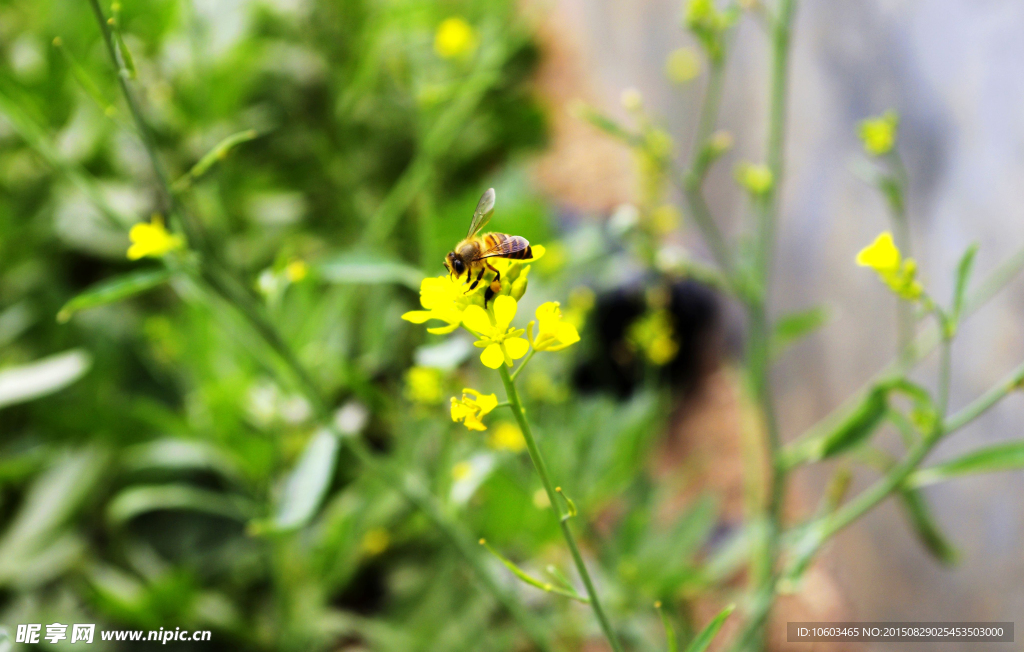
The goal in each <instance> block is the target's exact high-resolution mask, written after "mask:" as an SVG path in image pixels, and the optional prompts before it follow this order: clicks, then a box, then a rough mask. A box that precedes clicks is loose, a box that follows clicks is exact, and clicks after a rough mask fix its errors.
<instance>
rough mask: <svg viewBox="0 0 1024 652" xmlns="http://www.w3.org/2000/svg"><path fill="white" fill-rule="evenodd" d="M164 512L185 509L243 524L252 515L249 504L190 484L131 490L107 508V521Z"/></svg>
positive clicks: (117, 522)
mask: <svg viewBox="0 0 1024 652" xmlns="http://www.w3.org/2000/svg"><path fill="white" fill-rule="evenodd" d="M163 510H185V511H190V512H200V513H203V514H210V515H213V516H221V517H224V518H229V519H234V520H238V521H243V520H245V519H246V518H248V517H249V516H250V515H251V514H252V511H253V510H252V506H251V505H250V504H249V503H248V501H246V500H244V499H242V498H240V497H238V496H231V495H229V494H224V493H220V492H217V491H209V490H207V489H199V488H198V487H193V486H190V485H182V484H170V485H155V486H143V487H132V488H130V489H126V490H124V491H122V492H121V493H119V494H118V495H117V496H116V497H115V498H114V499H113V500H112V501H111V502H110V504H109V505H108V506H107V519H108V520H109V521H110V522H111V523H114V524H121V523H125V522H127V521H130V520H131V519H133V518H135V517H137V516H141V515H142V514H148V513H149V512H156V511H163Z"/></svg>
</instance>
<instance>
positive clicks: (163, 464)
mask: <svg viewBox="0 0 1024 652" xmlns="http://www.w3.org/2000/svg"><path fill="white" fill-rule="evenodd" d="M123 460H124V461H123V462H122V464H123V465H124V467H125V469H126V470H128V471H132V472H144V471H151V470H164V471H208V472H212V473H216V474H218V475H220V476H222V477H224V478H227V479H229V480H236V481H237V480H239V479H240V478H241V474H240V473H239V471H238V468H237V467H236V466H235V464H234V463H233V462H232V461H231V460H230V459H228V457H227V456H226V455H224V454H223V453H222V452H221V451H220V449H218V448H217V447H215V446H212V445H210V444H208V443H206V442H202V441H194V440H188V439H170V438H168V439H158V440H156V441H151V442H147V443H145V444H138V445H136V446H132V447H130V448H127V449H125V451H124V454H123Z"/></svg>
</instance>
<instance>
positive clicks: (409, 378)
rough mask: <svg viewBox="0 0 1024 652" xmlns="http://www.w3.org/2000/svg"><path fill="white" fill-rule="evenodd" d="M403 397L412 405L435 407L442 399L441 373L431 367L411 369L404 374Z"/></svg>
mask: <svg viewBox="0 0 1024 652" xmlns="http://www.w3.org/2000/svg"><path fill="white" fill-rule="evenodd" d="M405 396H406V398H408V399H409V400H410V401H412V402H414V403H421V404H423V405H436V404H438V403H440V402H441V399H442V398H444V395H443V392H442V387H441V372H440V371H438V370H437V369H434V368H431V367H413V368H411V369H409V370H408V371H407V372H405Z"/></svg>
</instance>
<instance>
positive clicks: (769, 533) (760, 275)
mask: <svg viewBox="0 0 1024 652" xmlns="http://www.w3.org/2000/svg"><path fill="white" fill-rule="evenodd" d="M795 5H796V0H780V3H779V9H778V14H777V16H776V19H775V22H774V24H773V25H772V79H771V86H770V91H769V115H768V142H767V154H766V159H767V163H768V168H769V169H770V170H771V172H772V187H771V190H770V191H769V194H768V197H766V199H765V202H764V205H763V206H762V207H761V210H760V211H759V213H760V215H759V217H760V219H759V223H758V225H757V237H758V242H757V251H756V254H755V266H754V273H755V274H756V275H757V278H756V280H757V283H756V285H757V289H758V291H757V296H755V297H752V298H751V299H750V300H748V301H747V314H748V317H749V320H750V332H751V335H750V353H749V355H748V365H749V368H750V375H751V381H752V384H753V387H754V392H755V396H756V398H757V401H758V405H759V406H760V410H761V418H762V420H763V423H764V426H765V429H766V431H767V454H768V468H769V472H770V473H771V479H770V481H769V490H768V501H767V505H766V507H765V517H764V520H765V524H766V532H765V541H764V545H763V547H762V548H761V550H760V558H759V559H756V560H754V563H753V570H754V577H753V581H754V582H755V586H756V588H755V596H756V597H757V599H756V600H754V602H753V604H752V606H751V609H750V612H749V613H748V621H747V624H746V626H745V629H744V631H743V632H742V633H741V635H740V637H739V639H738V640H739V643H740V645H741V646H744V647H755V646H757V645H758V643H759V642H760V641H761V640H762V638H763V632H764V623H765V622H766V621H767V619H768V616H769V614H770V613H771V608H772V604H773V603H774V594H775V586H776V584H777V582H778V574H777V572H776V568H775V566H776V563H777V560H778V556H779V547H780V545H779V544H780V538H781V530H782V506H783V502H784V497H785V493H786V480H787V471H786V468H785V466H784V464H783V461H782V455H781V451H782V440H781V436H780V433H779V428H778V423H777V421H776V417H775V405H774V401H773V400H772V393H771V377H770V372H771V357H770V342H771V323H770V321H769V319H768V312H767V304H768V300H767V297H768V293H769V288H770V286H771V276H772V274H771V271H772V256H773V253H774V248H775V225H776V221H777V220H778V213H779V203H780V190H781V188H782V183H783V173H784V162H785V158H784V155H785V152H784V146H785V128H786V93H787V90H788V80H789V76H788V68H789V43H790V27H791V23H792V20H793V14H794V11H795Z"/></svg>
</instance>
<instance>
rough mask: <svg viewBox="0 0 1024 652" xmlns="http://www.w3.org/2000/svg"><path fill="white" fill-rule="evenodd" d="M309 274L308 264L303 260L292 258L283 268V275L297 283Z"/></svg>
mask: <svg viewBox="0 0 1024 652" xmlns="http://www.w3.org/2000/svg"><path fill="white" fill-rule="evenodd" d="M308 274H309V265H307V264H306V261H304V260H293V261H291V262H290V263H288V264H287V265H285V268H284V275H285V278H287V279H288V280H289V281H291V282H292V283H298V282H299V281H301V280H302V279H304V278H306V276H307V275H308Z"/></svg>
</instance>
